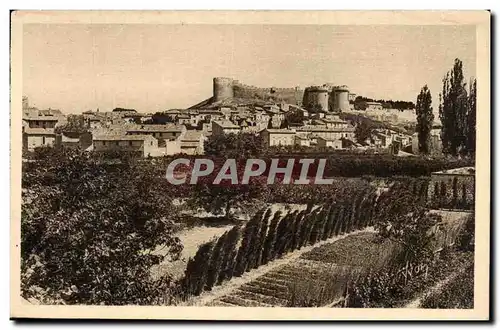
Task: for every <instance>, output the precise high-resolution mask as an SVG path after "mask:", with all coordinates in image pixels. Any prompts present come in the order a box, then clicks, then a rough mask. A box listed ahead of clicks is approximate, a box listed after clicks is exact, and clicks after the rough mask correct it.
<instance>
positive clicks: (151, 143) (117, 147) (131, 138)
mask: <svg viewBox="0 0 500 330" xmlns="http://www.w3.org/2000/svg"><path fill="white" fill-rule="evenodd" d="M93 150H94V151H96V152H112V151H120V152H127V153H130V154H132V155H135V156H137V157H155V156H159V155H160V154H159V149H158V140H157V139H155V138H154V137H152V136H151V135H126V134H125V135H100V136H94V138H93Z"/></svg>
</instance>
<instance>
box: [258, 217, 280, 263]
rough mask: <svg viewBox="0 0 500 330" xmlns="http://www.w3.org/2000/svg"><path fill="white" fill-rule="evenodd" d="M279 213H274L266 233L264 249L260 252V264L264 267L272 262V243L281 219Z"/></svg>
mask: <svg viewBox="0 0 500 330" xmlns="http://www.w3.org/2000/svg"><path fill="white" fill-rule="evenodd" d="M281 215H282V214H281V211H277V212H276V213H274V216H273V218H272V220H271V223H270V224H269V229H268V231H267V235H266V240H265V242H264V249H263V250H262V264H263V265H265V264H267V263H268V262H269V261H271V260H272V254H273V248H274V242H275V241H276V232H277V228H278V223H279V222H280V219H281Z"/></svg>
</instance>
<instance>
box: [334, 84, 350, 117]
mask: <svg viewBox="0 0 500 330" xmlns="http://www.w3.org/2000/svg"><path fill="white" fill-rule="evenodd" d="M332 96H333V109H332V110H333V111H334V112H342V111H348V110H349V87H347V86H345V85H343V86H335V87H334V88H333V91H332Z"/></svg>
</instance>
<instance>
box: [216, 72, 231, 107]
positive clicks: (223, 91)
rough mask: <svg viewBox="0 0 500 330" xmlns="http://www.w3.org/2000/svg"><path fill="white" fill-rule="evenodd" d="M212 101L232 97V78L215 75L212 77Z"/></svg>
mask: <svg viewBox="0 0 500 330" xmlns="http://www.w3.org/2000/svg"><path fill="white" fill-rule="evenodd" d="M213 97H214V102H217V101H222V100H225V99H229V98H233V97H234V92H233V79H231V78H224V77H216V78H214V95H213Z"/></svg>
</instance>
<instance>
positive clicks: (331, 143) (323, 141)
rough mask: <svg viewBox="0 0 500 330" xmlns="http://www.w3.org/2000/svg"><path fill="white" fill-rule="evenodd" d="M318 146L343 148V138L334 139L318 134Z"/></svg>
mask: <svg viewBox="0 0 500 330" xmlns="http://www.w3.org/2000/svg"><path fill="white" fill-rule="evenodd" d="M316 141H317V146H318V147H320V148H332V149H342V140H341V139H332V138H325V137H322V136H318V137H317V138H316Z"/></svg>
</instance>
